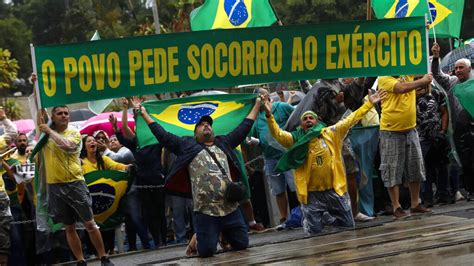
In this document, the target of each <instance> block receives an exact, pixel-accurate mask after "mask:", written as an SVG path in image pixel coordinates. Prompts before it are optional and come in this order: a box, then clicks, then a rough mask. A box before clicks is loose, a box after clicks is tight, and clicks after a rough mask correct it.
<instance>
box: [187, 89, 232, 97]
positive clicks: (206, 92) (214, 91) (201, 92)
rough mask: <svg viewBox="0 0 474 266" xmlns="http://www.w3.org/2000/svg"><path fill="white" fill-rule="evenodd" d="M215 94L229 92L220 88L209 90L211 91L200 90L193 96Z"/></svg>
mask: <svg viewBox="0 0 474 266" xmlns="http://www.w3.org/2000/svg"><path fill="white" fill-rule="evenodd" d="M214 94H228V93H227V92H225V91H218V90H209V91H206V90H202V91H198V92H195V93H193V94H191V96H201V95H214Z"/></svg>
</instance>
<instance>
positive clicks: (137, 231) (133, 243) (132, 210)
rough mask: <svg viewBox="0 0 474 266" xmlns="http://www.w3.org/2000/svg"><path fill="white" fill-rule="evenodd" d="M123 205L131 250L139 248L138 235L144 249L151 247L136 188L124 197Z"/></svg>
mask: <svg viewBox="0 0 474 266" xmlns="http://www.w3.org/2000/svg"><path fill="white" fill-rule="evenodd" d="M122 204H123V205H122V207H123V209H124V210H123V211H124V214H125V231H126V233H127V240H128V248H129V250H136V249H137V236H136V235H138V237H140V241H141V242H142V245H143V248H144V249H149V248H150V242H149V239H148V230H147V227H146V226H145V220H144V219H143V215H142V210H141V204H140V198H139V196H138V191H137V189H136V188H133V187H132V188H131V189H130V191H128V193H127V194H126V195H125V197H124V198H123V199H122Z"/></svg>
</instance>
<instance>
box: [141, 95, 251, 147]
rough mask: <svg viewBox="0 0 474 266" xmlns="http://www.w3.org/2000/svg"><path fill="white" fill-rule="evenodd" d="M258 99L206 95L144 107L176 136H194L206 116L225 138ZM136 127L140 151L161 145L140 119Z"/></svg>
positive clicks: (150, 104)
mask: <svg viewBox="0 0 474 266" xmlns="http://www.w3.org/2000/svg"><path fill="white" fill-rule="evenodd" d="M256 97H257V95H256V94H219V95H203V96H193V97H185V98H175V99H170V100H164V101H151V102H145V103H144V104H143V106H144V107H145V108H146V110H147V112H148V113H149V114H150V116H151V117H152V118H153V120H155V121H156V122H158V124H160V125H161V126H162V127H164V129H165V130H166V131H168V132H170V133H173V134H175V135H177V136H180V137H182V136H193V135H194V126H195V125H196V123H197V122H198V121H199V119H200V118H201V116H204V115H209V116H211V117H212V119H213V120H214V122H213V124H212V128H213V130H214V134H215V135H225V134H227V133H230V132H231V131H232V130H233V129H234V128H236V127H237V126H238V125H239V124H240V123H241V122H242V121H243V120H244V119H245V117H246V116H247V115H248V113H249V112H250V110H251V109H252V107H253V104H254V101H255V98H256ZM136 123H137V138H138V144H139V146H140V147H145V146H148V145H153V144H157V143H158V141H157V140H156V138H155V136H153V134H152V133H151V131H150V129H149V128H148V126H147V124H146V123H145V121H144V120H143V119H142V118H141V117H139V118H138V119H137V121H136Z"/></svg>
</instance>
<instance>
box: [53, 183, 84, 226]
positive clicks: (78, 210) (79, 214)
mask: <svg viewBox="0 0 474 266" xmlns="http://www.w3.org/2000/svg"><path fill="white" fill-rule="evenodd" d="M48 189H49V191H48V195H49V202H48V210H49V213H50V214H51V215H52V218H53V221H54V222H55V223H63V224H65V225H71V224H74V223H76V222H88V221H91V220H92V219H93V214H92V198H91V195H90V193H89V189H88V188H87V185H86V183H85V182H84V181H75V182H71V183H61V184H48Z"/></svg>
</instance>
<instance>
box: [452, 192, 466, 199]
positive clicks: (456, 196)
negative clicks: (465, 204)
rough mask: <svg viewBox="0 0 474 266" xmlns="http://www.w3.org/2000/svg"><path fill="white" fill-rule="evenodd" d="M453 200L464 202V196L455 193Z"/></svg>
mask: <svg viewBox="0 0 474 266" xmlns="http://www.w3.org/2000/svg"><path fill="white" fill-rule="evenodd" d="M454 198H455V199H456V201H460V200H464V196H463V195H462V194H461V192H459V191H456V195H454Z"/></svg>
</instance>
